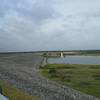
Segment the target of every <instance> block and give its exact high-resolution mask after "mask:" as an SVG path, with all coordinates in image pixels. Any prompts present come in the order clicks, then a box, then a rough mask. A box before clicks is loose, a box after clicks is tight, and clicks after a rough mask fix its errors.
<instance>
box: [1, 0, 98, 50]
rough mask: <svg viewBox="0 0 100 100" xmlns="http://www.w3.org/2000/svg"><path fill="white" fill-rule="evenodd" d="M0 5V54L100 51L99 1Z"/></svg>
mask: <svg viewBox="0 0 100 100" xmlns="http://www.w3.org/2000/svg"><path fill="white" fill-rule="evenodd" d="M0 2H1V3H0V51H31V50H57V49H58V50H60V49H61V50H63V49H65V50H66V49H100V46H99V42H100V40H99V37H100V35H99V33H100V28H99V27H100V1H99V0H95V1H94V0H84V1H80V0H50V1H46V0H3V1H1V0H0Z"/></svg>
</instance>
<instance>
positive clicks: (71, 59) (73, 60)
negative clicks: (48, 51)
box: [48, 56, 100, 64]
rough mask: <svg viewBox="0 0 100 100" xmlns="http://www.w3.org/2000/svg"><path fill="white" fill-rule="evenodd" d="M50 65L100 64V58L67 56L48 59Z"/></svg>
mask: <svg viewBox="0 0 100 100" xmlns="http://www.w3.org/2000/svg"><path fill="white" fill-rule="evenodd" d="M48 63H49V64H100V56H66V57H64V58H60V57H59V58H48Z"/></svg>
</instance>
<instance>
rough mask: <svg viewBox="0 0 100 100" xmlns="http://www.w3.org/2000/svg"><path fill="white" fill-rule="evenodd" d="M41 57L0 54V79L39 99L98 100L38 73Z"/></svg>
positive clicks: (29, 54)
mask: <svg viewBox="0 0 100 100" xmlns="http://www.w3.org/2000/svg"><path fill="white" fill-rule="evenodd" d="M42 61H43V57H41V56H39V55H34V54H32V53H27V54H0V79H1V80H7V81H8V82H9V83H10V84H11V85H16V86H17V87H18V88H19V89H22V90H24V91H26V92H28V93H29V94H31V95H35V96H38V97H40V100H100V99H98V98H95V97H93V96H89V95H86V94H83V93H81V92H78V91H76V90H73V89H71V88H69V87H64V86H61V85H59V84H57V83H56V82H52V81H50V80H48V79H46V78H44V77H42V76H41V75H40V74H39V73H38V68H39V66H40V65H41V62H42Z"/></svg>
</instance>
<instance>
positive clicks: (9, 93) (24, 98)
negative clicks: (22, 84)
mask: <svg viewBox="0 0 100 100" xmlns="http://www.w3.org/2000/svg"><path fill="white" fill-rule="evenodd" d="M0 85H1V87H2V90H3V95H5V96H6V97H7V98H9V100H39V99H38V98H37V97H33V96H30V95H29V94H27V93H25V92H23V91H20V90H18V89H16V87H11V86H10V85H9V84H8V83H7V82H1V81H0Z"/></svg>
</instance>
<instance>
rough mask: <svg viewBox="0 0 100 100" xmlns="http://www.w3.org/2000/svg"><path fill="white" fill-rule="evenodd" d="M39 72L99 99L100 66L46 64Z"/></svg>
mask: <svg viewBox="0 0 100 100" xmlns="http://www.w3.org/2000/svg"><path fill="white" fill-rule="evenodd" d="M40 72H41V74H42V75H44V76H45V77H48V78H49V79H51V80H54V81H56V82H58V83H60V84H63V85H66V86H69V87H72V88H74V89H77V90H79V91H82V92H85V93H87V94H90V95H94V96H96V97H100V65H78V64H72V65H70V64H48V65H46V66H45V67H44V68H41V69H40Z"/></svg>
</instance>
